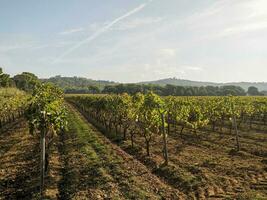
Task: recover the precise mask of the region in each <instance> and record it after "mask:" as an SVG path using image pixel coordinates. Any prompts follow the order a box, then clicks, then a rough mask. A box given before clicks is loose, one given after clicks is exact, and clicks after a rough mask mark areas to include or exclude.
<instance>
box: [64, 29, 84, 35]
mask: <svg viewBox="0 0 267 200" xmlns="http://www.w3.org/2000/svg"><path fill="white" fill-rule="evenodd" d="M83 30H84V28H75V29H69V30H65V31H62V32H60V33H59V34H60V35H70V34H73V33H78V32H81V31H83Z"/></svg>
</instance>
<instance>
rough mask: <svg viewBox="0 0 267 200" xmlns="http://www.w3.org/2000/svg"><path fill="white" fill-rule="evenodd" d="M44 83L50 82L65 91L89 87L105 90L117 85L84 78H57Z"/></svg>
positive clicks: (45, 80)
mask: <svg viewBox="0 0 267 200" xmlns="http://www.w3.org/2000/svg"><path fill="white" fill-rule="evenodd" d="M42 81H44V82H50V83H53V84H55V85H57V86H58V87H61V88H63V89H66V88H86V87H88V86H91V85H93V86H98V87H99V88H101V89H102V88H103V87H104V86H105V85H112V84H115V82H113V81H103V80H93V79H88V78H83V77H76V76H74V77H62V76H55V77H51V78H48V79H42Z"/></svg>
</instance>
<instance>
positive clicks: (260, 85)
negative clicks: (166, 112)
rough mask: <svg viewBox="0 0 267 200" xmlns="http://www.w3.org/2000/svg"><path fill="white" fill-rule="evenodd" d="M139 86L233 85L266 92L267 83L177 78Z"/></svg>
mask: <svg viewBox="0 0 267 200" xmlns="http://www.w3.org/2000/svg"><path fill="white" fill-rule="evenodd" d="M139 84H155V85H162V86H164V85H166V84H170V85H177V86H178V85H179V86H197V87H200V86H224V85H234V86H240V87H242V88H243V89H244V90H247V89H248V88H249V87H250V86H254V87H257V88H258V89H259V91H263V90H265V91H267V82H257V83H255V82H232V83H214V82H201V81H190V80H185V79H177V78H167V79H160V80H155V81H147V82H140V83H139Z"/></svg>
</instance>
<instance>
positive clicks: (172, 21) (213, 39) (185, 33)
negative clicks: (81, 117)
mask: <svg viewBox="0 0 267 200" xmlns="http://www.w3.org/2000/svg"><path fill="white" fill-rule="evenodd" d="M266 35H267V1H266V0H205V1H203V0H90V1H89V0H45V1H43V0H24V1H21V0H0V66H1V67H3V68H4V70H5V71H6V72H8V73H10V74H12V75H14V74H16V73H20V72H23V71H31V72H33V73H35V74H37V75H38V76H39V77H50V76H54V75H63V76H83V77H87V78H92V79H102V80H103V79H105V80H114V81H120V82H138V81H145V80H156V79H161V78H168V77H177V78H183V79H191V80H200V81H216V82H232V81H257V82H259V81H267V78H266V77H267V37H266Z"/></svg>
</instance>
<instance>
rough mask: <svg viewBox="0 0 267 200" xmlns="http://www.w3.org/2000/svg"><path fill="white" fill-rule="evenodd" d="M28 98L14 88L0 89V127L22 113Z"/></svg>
mask: <svg viewBox="0 0 267 200" xmlns="http://www.w3.org/2000/svg"><path fill="white" fill-rule="evenodd" d="M28 98H29V95H27V94H26V93H25V92H23V91H20V90H17V89H14V88H2V89H0V129H1V128H2V127H3V126H4V125H6V124H8V123H11V122H14V121H15V120H16V119H17V118H19V117H21V116H22V115H23V114H24V112H25V110H26V108H27V105H28V101H27V100H28Z"/></svg>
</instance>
